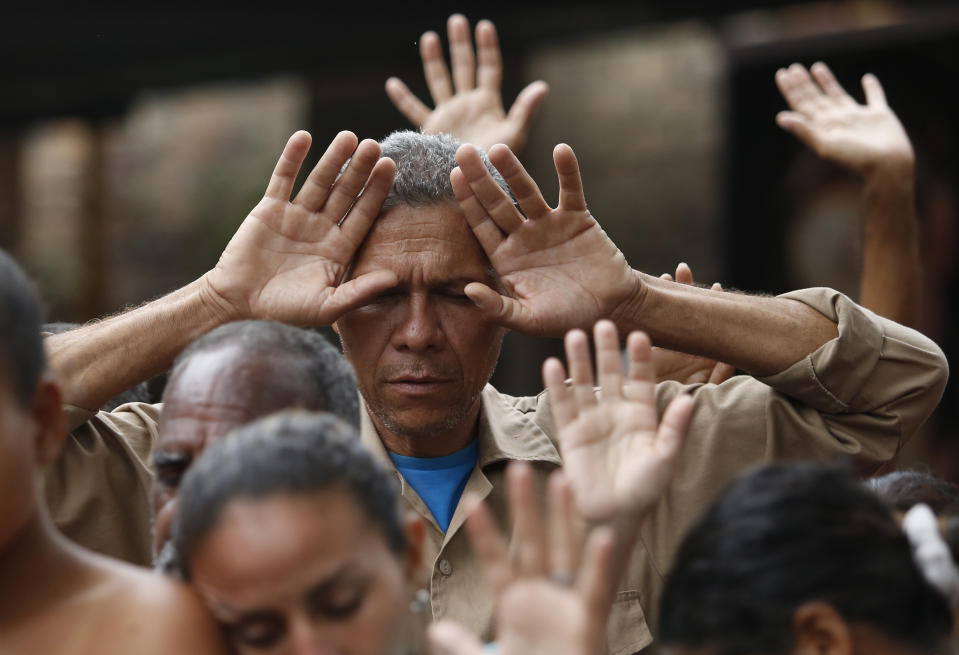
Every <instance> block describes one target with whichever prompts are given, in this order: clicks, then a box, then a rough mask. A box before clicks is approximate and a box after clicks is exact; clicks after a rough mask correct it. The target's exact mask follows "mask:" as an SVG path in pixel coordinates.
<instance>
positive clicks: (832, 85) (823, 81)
mask: <svg viewBox="0 0 959 655" xmlns="http://www.w3.org/2000/svg"><path fill="white" fill-rule="evenodd" d="M809 71H810V72H811V73H812V76H813V79H815V80H816V82H817V83H818V84H819V86H821V87H822V90H823V91H825V92H826V95H827V96H829V97H830V98H832V99H833V100H835V101H836V102H840V103H843V104H846V105H848V104H855V102H856V101H855V100H853V99H852V96H850V95H849V94H848V93H846V90H845V89H844V88H842V86H840V84H839V81H838V80H836V76H835V75H833V74H832V71H831V70H829V66H827V65H826V64H824V63H823V62H821V61H817V62H816V63H815V64H813V65H812V67H810V69H809Z"/></svg>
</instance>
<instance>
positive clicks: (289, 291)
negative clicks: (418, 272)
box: [204, 132, 396, 325]
mask: <svg viewBox="0 0 959 655" xmlns="http://www.w3.org/2000/svg"><path fill="white" fill-rule="evenodd" d="M310 142H311V139H310V135H309V134H307V133H306V132H297V133H296V134H294V135H293V136H292V137H290V140H289V141H288V142H287V144H286V147H285V148H284V150H283V154H282V155H281V156H280V160H279V162H278V163H277V165H276V169H275V170H274V172H273V176H272V178H271V180H270V183H269V186H268V187H267V190H266V194H265V195H264V197H263V199H262V200H261V201H260V202H259V203H258V204H257V205H256V207H254V208H253V210H252V211H251V212H250V214H249V216H247V218H246V220H244V221H243V223H242V225H240V228H239V229H238V230H237V232H236V234H235V235H234V236H233V238H232V239H231V240H230V243H229V244H228V245H227V247H226V249H225V250H224V251H223V254H222V255H221V256H220V260H219V261H218V262H217V265H216V267H215V268H214V269H213V270H211V271H210V272H209V273H207V274H206V276H205V277H204V281H205V283H206V285H207V288H208V290H209V294H208V295H209V297H210V298H211V299H212V300H213V301H214V302H215V303H216V304H217V306H218V307H220V308H221V309H222V311H223V312H224V313H225V314H226V316H227V318H229V319H238V318H263V319H272V320H278V321H284V322H287V323H293V324H299V325H304V324H310V325H328V324H330V323H332V322H333V321H334V320H336V318H337V317H338V316H339V315H340V314H342V313H343V312H345V311H348V310H350V309H352V308H354V307H356V306H359V305H361V304H362V303H364V302H366V301H367V300H368V299H369V298H370V297H372V296H373V295H375V294H377V293H379V292H380V291H382V290H383V289H386V288H388V287H390V286H392V285H393V284H395V283H396V276H395V274H393V273H391V272H388V271H374V272H371V273H367V274H366V275H363V276H360V277H358V278H356V279H354V280H350V281H348V282H343V281H342V279H343V276H344V274H345V272H346V270H347V267H348V265H349V262H350V260H351V259H352V257H353V254H354V253H355V252H356V249H357V248H358V247H359V245H360V243H361V242H362V241H363V238H364V237H365V235H366V233H367V232H368V231H369V228H370V226H371V225H372V224H373V221H374V219H375V218H376V216H377V215H378V214H379V211H380V208H381V207H382V204H383V200H384V199H385V198H386V194H387V193H388V191H389V189H390V185H391V184H392V181H393V175H394V172H395V170H396V168H395V165H394V164H393V162H392V161H391V160H389V159H380V158H379V155H380V149H379V145H378V144H377V143H376V142H375V141H370V140H367V141H364V142H363V143H360V144H359V145H357V139H356V137H355V136H354V135H353V134H352V133H349V132H341V133H340V134H339V135H337V137H336V138H335V139H334V140H333V142H332V143H331V144H330V146H329V148H328V149H327V150H326V152H325V153H324V154H323V156H322V157H321V158H320V161H319V163H318V164H317V165H316V167H315V168H314V169H313V171H312V172H311V173H310V175H309V177H308V178H307V180H306V181H305V182H304V184H303V188H302V189H301V190H300V192H299V193H298V194H297V195H296V197H295V198H294V199H293V200H292V201H291V200H290V194H291V192H292V189H293V183H294V181H295V179H296V175H297V173H298V172H299V170H300V166H301V165H302V163H303V160H304V159H305V157H306V154H307V152H308V151H309V148H310ZM347 162H349V165H348V166H347V167H346V169H345V170H344V171H343V173H342V174H340V171H341V170H342V167H343V166H344V165H345V164H347Z"/></svg>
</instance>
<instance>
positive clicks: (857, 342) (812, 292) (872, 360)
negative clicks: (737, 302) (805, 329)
mask: <svg viewBox="0 0 959 655" xmlns="http://www.w3.org/2000/svg"><path fill="white" fill-rule="evenodd" d="M779 297H780V298H789V299H791V300H798V301H799V302H801V303H803V304H805V305H808V306H809V307H812V308H813V309H815V310H816V311H818V312H819V313H820V314H822V315H823V316H825V317H826V318H828V319H830V320H832V321H835V322H836V323H837V324H838V328H839V336H838V337H836V338H835V339H832V340H831V341H828V342H826V343H824V344H823V345H822V346H820V347H819V348H818V349H817V350H816V351H814V352H812V353H810V354H809V355H807V356H806V357H804V358H803V359H801V360H799V361H798V362H796V363H795V364H793V365H792V366H790V367H789V368H787V369H786V370H784V371H780V372H779V373H776V374H775V375H770V376H767V377H763V378H758V379H759V380H760V381H761V382H763V383H765V384H768V385H769V386H771V387H773V388H774V389H776V390H777V391H780V392H782V393H784V394H786V395H788V396H790V397H792V398H795V399H797V400H799V401H801V402H803V403H805V404H806V405H809V406H810V407H813V408H815V409H817V410H818V411H821V412H825V413H830V414H840V413H843V412H847V411H850V408H851V405H852V404H853V402H854V401H855V399H856V397H857V396H858V395H859V394H860V392H861V391H862V389H863V387H864V386H865V385H866V382H867V381H868V380H869V378H870V377H871V376H872V374H873V370H874V369H875V368H876V364H877V363H878V362H879V359H880V355H881V353H882V344H883V339H884V334H883V329H882V324H881V322H880V321H879V320H878V318H877V317H876V316H875V315H874V314H873V313H872V312H870V311H869V310H868V309H865V308H864V307H861V306H859V305H857V304H856V303H854V302H853V301H852V300H850V299H849V298H848V297H846V296H844V295H843V294H841V293H839V292H838V291H834V290H833V289H827V288H814V289H802V290H800V291H792V292H790V293H786V294H783V295H781V296H779Z"/></svg>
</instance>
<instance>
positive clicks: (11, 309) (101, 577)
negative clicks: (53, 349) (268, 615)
mask: <svg viewBox="0 0 959 655" xmlns="http://www.w3.org/2000/svg"><path fill="white" fill-rule="evenodd" d="M61 400H62V397H61V392H60V388H59V386H58V385H57V383H56V382H55V381H54V379H53V377H52V376H51V375H50V374H49V373H48V372H47V368H46V360H45V356H44V352H43V343H42V341H41V339H40V311H39V303H38V301H37V299H36V298H35V296H34V294H33V290H32V288H31V285H30V283H29V281H28V280H27V279H26V276H25V275H24V274H23V272H22V271H21V270H20V268H19V266H17V264H16V263H15V262H14V261H13V260H12V259H10V257H9V256H8V255H7V254H6V253H5V252H3V251H0V635H2V638H0V650H2V651H3V652H4V653H14V654H20V653H22V654H24V655H27V654H29V655H33V654H34V653H45V654H51V655H52V654H56V653H70V654H76V653H90V654H93V653H98V654H101V653H117V654H120V653H124V654H125V653H147V654H150V653H156V654H157V655H160V654H166V653H222V652H225V651H224V648H223V645H222V643H221V638H220V634H219V632H218V630H217V629H216V625H215V623H214V622H213V621H212V620H211V619H210V616H209V614H208V613H207V612H206V610H205V608H204V607H203V605H202V604H201V603H200V602H199V600H198V599H197V598H196V597H195V596H194V595H193V594H192V593H191V592H190V591H189V590H187V589H186V588H185V587H184V586H183V585H181V584H180V583H178V582H176V581H174V580H170V579H167V578H164V577H159V576H155V575H153V574H152V573H151V572H150V571H146V570H140V569H137V568H135V567H133V566H130V565H128V564H123V563H120V562H117V561H114V560H111V559H109V558H106V557H103V556H101V555H98V554H94V553H92V552H90V551H87V550H84V549H83V548H80V547H79V546H76V545H74V544H72V543H71V542H70V541H68V540H66V539H64V538H63V537H62V536H61V535H60V534H59V533H58V532H57V530H56V528H55V527H54V525H53V523H52V522H51V520H50V518H49V515H48V513H47V511H46V509H45V507H44V505H43V500H42V493H41V491H40V480H41V478H42V472H43V469H45V468H47V467H49V466H51V465H53V464H54V463H55V461H56V459H57V456H58V453H59V450H60V447H61V444H62V443H63V438H64V435H65V434H66V432H65V430H64V418H63V410H62V407H61Z"/></svg>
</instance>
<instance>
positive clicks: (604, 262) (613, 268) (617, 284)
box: [450, 144, 638, 336]
mask: <svg viewBox="0 0 959 655" xmlns="http://www.w3.org/2000/svg"><path fill="white" fill-rule="evenodd" d="M489 159H490V161H491V162H492V164H493V165H494V166H495V167H496V169H497V170H498V171H499V172H500V173H501V174H502V175H503V178H504V179H505V180H506V183H507V184H508V185H509V187H510V189H511V190H512V193H513V195H514V196H515V198H516V200H517V202H518V204H519V208H517V207H516V206H514V205H513V201H512V199H511V198H510V197H509V196H508V195H507V193H506V192H505V191H504V190H503V189H502V188H501V187H500V186H499V185H498V184H497V183H496V181H495V180H494V179H493V176H492V175H491V174H490V172H489V170H488V169H487V168H486V165H485V164H484V162H483V160H482V158H481V157H480V154H479V152H477V150H476V149H475V148H473V147H472V146H469V145H464V146H462V147H460V149H459V150H458V151H457V153H456V161H457V163H458V164H459V166H458V167H457V168H456V169H454V170H453V173H452V174H451V175H450V181H451V182H452V185H453V192H454V193H455V194H456V199H457V201H458V202H459V205H460V208H461V209H462V211H463V214H464V215H465V216H466V220H467V222H468V223H469V225H470V227H471V228H472V230H473V233H474V234H475V235H476V238H477V239H478V240H479V242H480V245H481V246H482V247H483V249H484V251H485V252H486V254H487V256H488V257H489V259H490V262H491V263H492V264H493V268H494V269H495V270H496V272H497V274H498V276H499V280H500V282H501V283H502V285H503V287H504V288H503V289H502V290H501V291H502V292H503V293H500V292H499V291H494V290H493V289H491V288H489V287H487V286H486V285H483V284H481V283H478V282H474V283H471V284H469V285H468V286H467V287H466V293H467V295H469V297H470V298H471V299H472V300H473V302H475V303H476V304H477V305H478V306H479V308H480V309H481V310H482V311H483V312H484V313H485V314H486V315H487V316H488V318H489V319H490V320H492V321H496V322H498V323H500V324H502V325H505V326H506V327H509V328H511V329H514V330H518V331H520V332H523V333H526V334H535V335H540V336H559V335H561V334H564V333H565V332H566V331H567V330H569V329H570V328H573V327H588V326H590V325H592V324H593V323H594V322H595V321H596V320H597V319H599V318H602V317H606V316H611V315H613V314H614V312H615V311H616V310H617V308H619V307H621V306H622V305H623V304H624V303H625V302H627V301H628V300H629V299H630V297H631V294H634V293H635V292H636V286H637V284H638V277H637V276H636V275H635V273H634V271H633V270H632V269H631V268H630V267H629V264H628V263H627V262H626V258H625V257H624V256H623V254H622V252H620V250H619V248H617V247H616V245H615V244H614V243H613V242H612V241H611V240H610V239H609V237H608V236H607V235H606V233H605V232H604V231H603V229H602V228H601V227H600V225H599V223H597V222H596V219H595V218H593V216H592V214H590V212H589V210H588V209H587V207H586V199H585V196H584V195H583V184H582V180H581V179H580V174H579V165H578V164H577V162H576V155H575V154H574V153H573V150H572V148H570V147H569V146H567V145H565V144H560V145H558V146H556V148H555V149H554V151H553V161H554V163H555V165H556V171H557V173H558V175H559V180H560V193H559V195H560V197H559V203H558V205H557V206H556V207H555V208H552V207H550V206H549V205H548V204H546V201H545V200H544V199H543V195H542V193H540V190H539V188H538V187H537V185H536V182H534V181H533V179H532V178H531V177H530V175H529V173H527V172H526V170H525V169H524V168H523V166H522V164H520V162H519V160H518V159H517V158H516V156H515V155H514V154H513V153H512V152H510V150H509V148H507V147H505V146H502V145H497V146H495V147H493V148H491V149H490V151H489Z"/></svg>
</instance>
